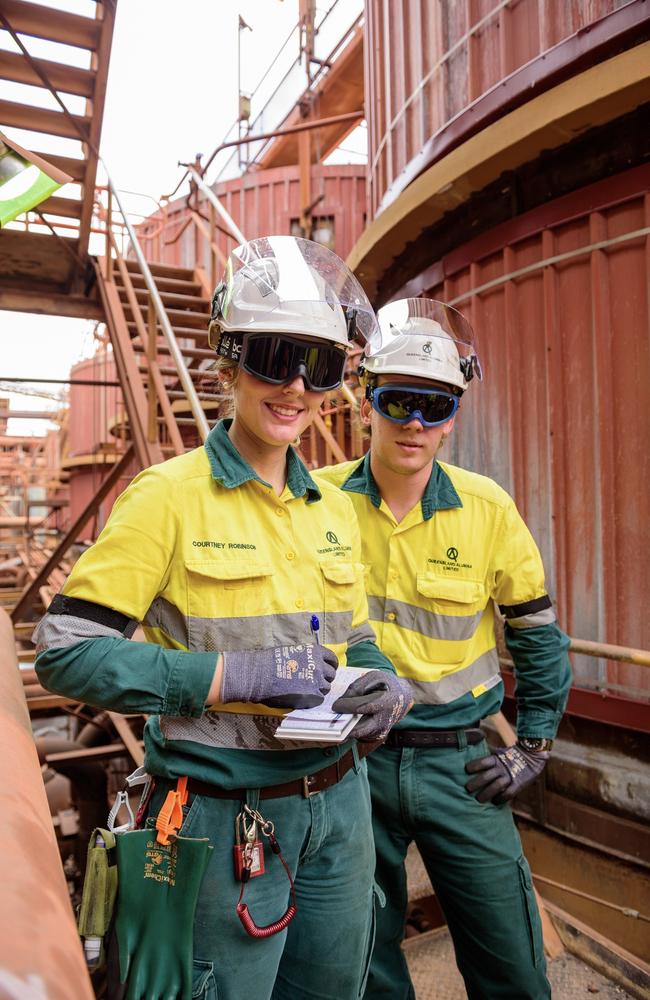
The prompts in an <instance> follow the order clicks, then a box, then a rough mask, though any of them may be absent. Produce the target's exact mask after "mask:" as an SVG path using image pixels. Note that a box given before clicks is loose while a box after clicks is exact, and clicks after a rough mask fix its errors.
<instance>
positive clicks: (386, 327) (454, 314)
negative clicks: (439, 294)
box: [362, 298, 483, 392]
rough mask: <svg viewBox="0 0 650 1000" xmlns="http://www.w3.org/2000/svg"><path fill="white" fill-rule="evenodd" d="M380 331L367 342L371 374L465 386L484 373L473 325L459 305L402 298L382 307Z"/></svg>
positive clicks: (366, 363)
mask: <svg viewBox="0 0 650 1000" xmlns="http://www.w3.org/2000/svg"><path fill="white" fill-rule="evenodd" d="M377 319H378V324H379V332H378V334H375V336H374V337H373V339H372V340H371V341H370V342H369V343H368V345H367V346H366V351H365V356H364V359H363V362H362V364H363V367H364V369H365V370H366V371H367V372H369V373H371V374H372V375H375V376H377V375H382V374H383V375H390V374H400V375H412V376H414V377H415V378H418V379H429V380H431V381H436V382H442V383H444V384H446V385H449V386H454V387H455V388H457V389H460V390H461V392H462V391H464V390H465V389H466V388H467V385H468V383H469V382H470V381H471V380H472V379H473V378H474V376H476V377H477V378H478V379H479V380H481V379H482V378H483V372H482V370H481V365H480V362H479V359H478V355H477V353H476V348H475V345H474V332H473V330H472V327H471V326H470V324H469V323H468V321H467V320H466V319H465V317H464V316H462V315H461V313H459V312H458V310H457V309H454V308H453V307H452V306H448V305H446V304H445V303H444V302H439V301H437V300H436V299H415V298H413V299H399V300H398V301H396V302H390V303H389V304H388V305H386V306H383V307H382V308H381V309H380V310H379V313H378V316H377Z"/></svg>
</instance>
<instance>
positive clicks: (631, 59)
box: [347, 42, 650, 271]
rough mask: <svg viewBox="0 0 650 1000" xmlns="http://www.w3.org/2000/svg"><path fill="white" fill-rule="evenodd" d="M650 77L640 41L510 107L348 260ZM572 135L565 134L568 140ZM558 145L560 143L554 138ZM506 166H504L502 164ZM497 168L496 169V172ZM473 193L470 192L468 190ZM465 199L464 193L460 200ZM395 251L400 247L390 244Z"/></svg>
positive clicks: (381, 221) (376, 223)
mask: <svg viewBox="0 0 650 1000" xmlns="http://www.w3.org/2000/svg"><path fill="white" fill-rule="evenodd" d="M649 78H650V42H645V43H644V44H642V45H637V46H636V47H635V48H633V49H629V50H628V51H627V52H622V53H621V54H620V55H618V56H614V58H612V59H608V60H607V61H606V62H602V63H599V64H598V65H596V66H592V67H591V68H590V69H588V70H585V72H584V73H580V74H578V75H577V76H574V77H572V78H571V79H570V80H566V81H565V82H564V83H561V84H559V85H558V86H557V87H553V88H552V89H551V90H549V91H546V92H545V93H544V94H540V95H539V97H536V98H534V99H533V100H532V101H529V102H527V103H526V104H524V105H522V107H520V108H516V109H515V110H514V111H511V112H510V114H507V115H505V116H504V117H503V118H501V119H499V121H496V122H494V123H493V124H492V125H489V126H488V127H487V128H485V129H483V130H482V131H481V132H479V133H478V134H477V135H474V136H472V137H471V138H470V139H468V140H467V142H465V143H463V144H462V145H461V146H459V147H458V148H457V149H454V150H453V151H452V152H451V153H449V154H448V155H447V156H445V157H443V159H442V160H439V161H438V162H437V163H434V164H433V166H431V167H430V168H429V169H428V170H427V171H425V173H423V174H422V175H421V176H420V177H418V178H416V180H414V181H413V182H412V183H411V184H409V186H408V187H407V188H406V189H405V190H404V191H403V192H402V194H400V195H399V196H398V198H397V199H396V200H395V201H394V202H393V203H392V204H391V205H389V206H388V207H387V208H386V209H384V211H383V212H381V213H380V215H378V216H377V217H376V218H375V219H374V220H373V221H372V222H371V223H370V225H369V226H368V227H367V228H366V229H365V230H364V232H363V233H362V235H361V237H360V238H359V239H358V240H357V242H356V243H355V245H354V246H353V248H352V250H351V251H350V253H349V254H348V257H347V264H348V266H349V267H350V268H351V269H352V270H353V271H357V270H358V269H359V268H360V267H361V265H362V264H363V261H364V260H365V259H366V258H367V257H368V255H369V253H370V252H371V251H372V250H373V248H374V247H376V246H377V244H378V243H380V242H381V241H382V240H383V239H384V238H385V237H386V236H387V235H388V234H389V233H390V232H391V231H392V230H393V229H394V228H395V227H396V226H397V225H398V224H399V223H400V222H402V221H403V220H404V219H405V218H406V217H407V216H408V215H409V214H411V213H414V212H416V211H417V210H418V209H419V208H421V206H422V204H423V203H424V202H425V201H426V200H427V199H429V198H431V197H433V196H435V195H436V194H439V193H441V192H442V191H443V190H445V189H446V188H449V187H451V186H453V185H457V184H458V182H459V180H460V179H461V178H462V177H465V176H467V175H468V174H469V173H470V172H471V171H472V170H473V169H475V168H476V167H478V166H481V165H482V164H484V163H485V162H487V161H489V160H492V159H498V158H499V157H501V156H503V155H504V153H505V152H506V150H508V149H509V148H512V147H514V146H516V145H518V144H519V143H521V142H523V141H524V140H525V139H527V138H529V137H530V136H531V135H533V134H534V133H535V132H539V131H541V130H543V129H545V128H548V127H549V126H550V125H552V124H557V123H559V122H560V121H561V120H562V119H564V118H567V117H568V116H570V115H572V114H575V113H576V112H578V111H580V110H584V109H585V108H587V107H589V106H590V105H594V104H597V103H598V102H599V101H602V100H604V99H605V98H607V97H612V96H613V95H615V94H616V93H618V92H620V91H623V90H625V89H626V88H628V87H631V86H634V85H635V84H638V83H642V82H643V81H644V80H648V79H649ZM569 138H572V136H570V135H568V134H567V140H568V139H569ZM556 145H557V143H556ZM503 169H505V165H504V168H503ZM496 176H498V173H495V177H496ZM469 193H470V192H467V194H469ZM461 200H462V201H464V200H465V198H462V199H461ZM392 249H393V251H395V250H397V248H396V247H393V248H392Z"/></svg>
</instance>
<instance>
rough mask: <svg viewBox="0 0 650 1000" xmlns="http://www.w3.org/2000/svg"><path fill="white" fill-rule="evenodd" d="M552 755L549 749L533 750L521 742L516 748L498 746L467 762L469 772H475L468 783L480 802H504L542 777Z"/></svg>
mask: <svg viewBox="0 0 650 1000" xmlns="http://www.w3.org/2000/svg"><path fill="white" fill-rule="evenodd" d="M549 757H550V753H549V751H548V750H541V751H540V752H539V753H531V752H530V750H524V748H523V747H522V746H520V744H519V743H516V744H515V745H514V746H513V747H498V748H497V749H496V750H493V751H492V753H491V754H489V755H488V756H487V757H479V758H478V760H471V761H470V762H469V764H466V765H465V770H466V771H467V773H468V774H475V775H476V777H475V778H472V780H471V781H468V782H467V784H466V785H465V788H466V789H467V791H468V792H471V793H472V794H473V795H476V798H477V799H478V801H479V802H494V803H495V805H501V804H502V803H503V802H509V801H510V799H514V797H515V795H518V794H519V792H520V791H521V790H522V789H523V788H525V787H526V785H530V783H531V782H532V781H534V780H535V778H538V777H539V776H540V774H541V773H542V771H543V770H544V768H545V767H546V761H547V760H548V758H549Z"/></svg>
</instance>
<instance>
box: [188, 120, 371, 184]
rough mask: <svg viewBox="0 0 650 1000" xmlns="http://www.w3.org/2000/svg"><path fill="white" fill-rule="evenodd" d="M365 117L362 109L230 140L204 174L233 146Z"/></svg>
mask: <svg viewBox="0 0 650 1000" xmlns="http://www.w3.org/2000/svg"><path fill="white" fill-rule="evenodd" d="M363 116H364V110H363V108H361V109H360V110H359V111H346V112H345V114H342V115H332V116H331V117H330V118H316V119H314V120H313V121H307V122H302V123H301V124H300V125H287V127H286V128H276V129H275V130H274V131H273V132H260V133H258V134H257V135H250V134H249V135H244V136H242V137H241V139H230V140H229V141H228V142H222V143H221V145H220V146H217V148H216V149H215V151H214V152H213V153H212V155H211V156H210V158H209V160H208V162H207V163H206V164H205V166H204V167H203V173H204V174H205V172H206V170H207V169H208V167H209V166H210V164H211V163H212V161H213V160H214V158H215V156H216V155H217V153H220V152H221V151H222V150H223V149H230V148H231V147H232V146H242V145H244V144H245V143H247V142H258V141H261V140H262V139H275V138H277V137H278V136H281V135H292V134H293V133H294V132H308V131H309V130H310V129H312V128H326V127H327V126H328V125H338V124H339V122H345V121H352V119H353V118H356V119H361V118H363ZM180 166H181V167H187V169H188V171H189V172H190V173H191V172H192V167H191V166H190V165H189V164H188V163H181V164H180Z"/></svg>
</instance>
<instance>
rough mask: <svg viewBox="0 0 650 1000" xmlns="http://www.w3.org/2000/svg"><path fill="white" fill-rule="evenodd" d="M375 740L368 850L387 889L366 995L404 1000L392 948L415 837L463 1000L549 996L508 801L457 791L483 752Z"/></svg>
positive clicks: (398, 954)
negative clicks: (498, 802)
mask: <svg viewBox="0 0 650 1000" xmlns="http://www.w3.org/2000/svg"><path fill="white" fill-rule="evenodd" d="M458 740H459V745H458V747H457V748H456V747H454V748H420V747H418V748H403V749H400V748H392V747H382V748H381V749H380V750H377V751H376V752H375V753H374V754H372V755H371V756H370V757H369V758H368V774H369V778H370V790H371V794H372V804H373V827H374V833H375V845H376V850H377V870H376V879H377V883H378V886H379V888H380V889H382V890H383V892H384V894H385V896H386V906H385V908H384V909H382V910H378V911H377V932H376V938H375V948H374V952H373V956H372V962H371V967H370V974H369V977H368V985H367V987H366V992H365V994H364V996H365V998H366V1000H379V998H383V1000H413V998H414V997H415V993H414V990H413V985H412V983H411V979H410V976H409V972H408V968H407V964H406V961H405V958H404V955H403V953H402V950H401V948H400V942H401V940H402V937H403V932H404V918H405V914H406V906H407V887H406V874H405V868H404V859H405V856H406V851H407V848H408V846H409V844H410V843H411V842H412V841H415V843H416V844H417V847H418V849H419V851H420V854H421V855H422V858H423V861H424V864H425V866H426V869H427V872H428V874H429V878H430V879H431V883H432V885H433V888H434V890H435V893H436V896H437V897H438V900H439V902H440V904H441V906H442V908H443V910H444V913H445V916H446V918H447V924H448V926H449V931H450V933H451V937H452V939H453V943H454V948H455V951H456V961H457V963H458V968H459V969H460V972H461V973H462V976H463V978H464V980H465V988H466V990H467V995H468V997H469V1000H497V998H499V1000H501V998H506V997H507V998H510V1000H515V998H516V1000H547V998H549V997H550V996H551V990H550V986H549V984H548V981H547V979H546V962H545V958H544V948H543V941H542V930H541V922H540V918H539V912H538V909H537V904H536V901H535V896H534V893H533V885H532V880H531V875H530V869H529V867H528V862H527V861H526V859H525V858H524V856H523V854H522V848H521V841H520V839H519V834H518V832H517V829H516V827H515V824H514V820H513V817H512V812H511V810H510V808H509V807H508V806H495V805H493V804H492V803H489V802H487V803H483V804H482V803H480V802H477V800H476V799H475V798H474V797H473V796H472V795H470V794H469V793H468V792H467V791H466V789H465V783H466V781H468V780H469V776H468V775H467V774H466V773H465V764H466V763H467V762H468V761H470V760H474V759H475V758H477V757H482V756H484V755H485V754H486V753H487V752H488V748H487V744H486V743H485V742H483V743H479V744H477V745H475V746H468V745H467V740H466V739H465V735H464V733H463V732H462V731H461V732H460V733H459V735H458Z"/></svg>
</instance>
